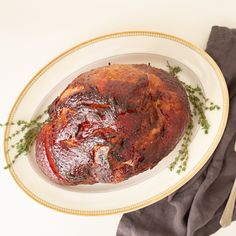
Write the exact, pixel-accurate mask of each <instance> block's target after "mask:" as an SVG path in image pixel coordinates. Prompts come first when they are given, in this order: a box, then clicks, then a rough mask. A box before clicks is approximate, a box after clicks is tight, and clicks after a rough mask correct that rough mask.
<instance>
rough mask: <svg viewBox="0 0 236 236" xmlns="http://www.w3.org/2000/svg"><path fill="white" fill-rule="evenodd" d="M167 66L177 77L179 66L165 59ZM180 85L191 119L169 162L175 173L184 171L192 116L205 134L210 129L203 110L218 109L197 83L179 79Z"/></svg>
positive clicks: (179, 70) (171, 73)
mask: <svg viewBox="0 0 236 236" xmlns="http://www.w3.org/2000/svg"><path fill="white" fill-rule="evenodd" d="M167 68H168V69H169V74H170V75H172V76H174V77H176V78H177V79H178V77H177V74H178V73H179V72H181V71H182V69H181V68H180V67H179V66H171V65H170V63H169V62H168V61H167ZM180 82H181V84H182V86H183V87H184V89H185V91H186V93H187V96H188V99H189V102H190V103H191V105H192V107H191V120H190V123H189V125H188V127H187V129H186V131H185V133H184V137H183V143H182V144H181V148H180V150H179V152H178V155H177V156H176V158H175V160H174V161H173V162H172V163H171V164H170V166H169V169H170V170H171V171H173V170H174V169H175V167H176V166H178V167H177V171H176V172H177V173H178V174H180V173H181V172H182V171H185V170H186V168H187V164H188V159H189V144H190V143H191V139H192V135H193V128H194V125H193V120H192V118H193V117H197V119H198V124H199V125H200V126H201V128H202V129H203V131H204V133H205V134H208V132H209V129H210V124H209V121H208V120H207V117H206V114H205V111H206V110H210V111H213V110H219V109H220V107H219V106H218V105H216V104H215V103H214V102H211V101H209V99H208V98H206V97H205V95H204V93H203V91H202V89H201V88H200V87H199V86H198V85H197V86H196V87H192V86H191V85H189V84H187V83H185V82H183V81H180Z"/></svg>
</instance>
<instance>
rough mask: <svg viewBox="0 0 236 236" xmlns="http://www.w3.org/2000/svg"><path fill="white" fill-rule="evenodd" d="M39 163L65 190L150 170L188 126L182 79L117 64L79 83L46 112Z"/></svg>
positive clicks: (39, 140) (148, 68)
mask: <svg viewBox="0 0 236 236" xmlns="http://www.w3.org/2000/svg"><path fill="white" fill-rule="evenodd" d="M49 115H50V117H51V121H50V122H49V123H47V124H45V125H44V126H43V128H42V129H41V132H40V133H39V135H38V137H37V140H36V161H37V163H38V166H39V168H40V169H41V170H42V171H43V173H44V174H45V175H46V176H48V177H49V178H50V179H51V180H52V181H54V182H56V183H58V184H64V185H77V184H94V183H98V182H102V183H118V182H121V181H124V180H126V179H128V178H130V177H132V176H134V175H137V174H139V173H141V172H143V171H145V170H148V169H150V168H153V167H154V166H155V165H156V164H157V163H158V162H159V161H160V160H161V159H162V158H163V157H165V156H166V155H167V154H168V153H169V152H170V151H171V150H173V148H174V147H175V146H176V144H177V143H178V142H179V140H180V139H181V137H182V135H183V133H184V131H185V129H186V127H187V126H188V123H189V121H190V108H189V103H188V99H187V95H186V93H185V90H184V88H183V87H182V86H181V83H180V82H179V81H178V79H177V78H175V77H172V76H170V75H169V74H168V73H167V72H165V71H163V70H161V69H157V68H154V67H151V66H150V65H145V64H138V65H135V64H134V65H132V64H130V65H125V64H114V65H110V66H105V67H100V68H96V69H93V70H91V71H89V72H86V73H83V74H81V75H79V76H78V77H77V78H76V79H75V80H73V81H72V82H71V83H70V84H69V85H68V87H67V88H66V89H65V90H64V91H63V92H62V94H61V95H60V96H59V97H58V98H56V100H55V101H54V102H53V103H52V104H51V105H50V107H49Z"/></svg>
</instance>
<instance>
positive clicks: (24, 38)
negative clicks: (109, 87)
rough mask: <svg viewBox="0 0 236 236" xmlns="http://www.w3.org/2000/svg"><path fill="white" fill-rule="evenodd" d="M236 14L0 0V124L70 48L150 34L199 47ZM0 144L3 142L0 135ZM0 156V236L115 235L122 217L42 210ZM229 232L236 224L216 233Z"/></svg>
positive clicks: (67, 0)
mask: <svg viewBox="0 0 236 236" xmlns="http://www.w3.org/2000/svg"><path fill="white" fill-rule="evenodd" d="M235 9H236V1H235V0H227V1H222V0H219V1H218V0H208V1H203V0H198V1H189V0H178V1H169V0H161V1H157V0H129V1H128V0H116V1H115V0H93V1H92V0H83V1H82V0H74V1H71V0H63V1H61V0H40V1H35V0H34V1H33V0H21V1H17V0H15V1H13V0H8V1H6V0H0V68H1V70H0V71H1V76H0V81H1V86H0V94H1V99H0V121H4V120H6V119H7V116H8V113H9V111H10V109H11V106H12V105H13V102H14V101H15V99H16V97H17V95H18V94H19V93H20V91H21V90H22V89H23V88H24V86H25V85H26V83H27V82H28V81H29V80H30V79H31V78H32V76H33V75H34V74H35V73H36V72H37V71H38V70H39V69H40V68H41V67H43V66H44V65H45V64H46V63H47V62H48V61H49V60H51V59H52V58H54V57H55V56H57V55H58V54H59V53H61V52H63V51H64V50H66V49H68V48H70V47H72V46H74V45H75V44H78V43H80V42H82V41H84V40H87V39H90V38H92V37H95V36H99V35H103V34H107V33H111V32H117V31H127V30H151V31H160V32H165V33H170V34H174V35H177V36H179V37H183V38H185V39H187V40H189V41H192V42H193V43H195V44H197V45H199V46H201V47H203V48H205V46H206V42H207V39H208V35H209V32H210V29H211V26H212V25H215V24H216V25H225V26H228V27H235V28H236V13H235ZM0 138H1V143H3V132H1V134H0ZM1 145H2V144H1ZM0 155H1V158H0V225H1V227H0V235H4V236H16V235H20V236H21V235H24V236H32V235H34V236H42V235H44V236H49V235H57V236H64V235H70V236H94V235H96V236H115V232H116V228H117V225H118V222H119V220H120V217H121V215H114V216H106V217H105V216H104V217H81V216H73V215H67V214H63V213H59V212H56V211H53V210H51V209H48V208H46V207H43V206H41V205H39V204H38V203H36V202H34V201H33V200H31V199H30V198H29V197H28V196H26V194H25V193H23V191H22V190H21V189H19V187H18V186H17V185H16V184H15V182H14V181H13V179H12V177H11V176H10V174H9V172H8V171H3V170H2V167H3V166H4V165H5V161H4V157H3V151H2V148H0ZM235 232H236V222H235V223H232V224H231V226H230V227H228V228H226V229H221V230H219V231H218V232H217V233H216V234H215V235H216V236H233V235H236V233H235Z"/></svg>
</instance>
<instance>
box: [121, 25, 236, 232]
mask: <svg viewBox="0 0 236 236" xmlns="http://www.w3.org/2000/svg"><path fill="white" fill-rule="evenodd" d="M206 51H207V52H208V53H209V54H210V55H211V56H212V58H213V59H214V60H215V61H216V62H217V64H218V65H219V67H220V68H221V70H222V72H223V74H224V76H225V79H226V82H227V85H228V89H229V94H230V111H229V119H228V123H227V127H226V130H225V132H224V135H223V138H222V140H221V142H220V144H219V145H218V147H217V149H216V150H215V152H214V154H213V155H212V157H211V158H210V160H209V161H208V163H207V164H206V165H205V166H204V167H203V168H202V170H201V171H200V172H199V173H198V174H197V175H196V176H194V177H193V178H192V179H191V180H190V181H189V182H188V183H187V184H185V185H184V186H183V187H182V188H180V189H179V190H178V191H176V192H175V193H173V194H171V195H170V196H168V197H167V198H165V199H163V200H161V201H159V202H157V203H155V204H153V205H151V206H148V207H146V208H144V209H141V210H138V211H135V212H131V213H128V214H125V215H124V216H123V217H122V219H121V222H120V224H119V227H118V231H117V236H154V235H155V236H184V235H187V236H207V235H210V234H213V233H214V232H215V231H217V230H218V229H219V228H220V225H219V220H220V217H221V215H222V211H223V209H224V207H225V204H226V201H227V199H228V196H229V193H230V190H231V188H232V185H233V181H234V178H235V176H236V153H235V152H234V143H235V141H236V29H228V28H226V27H219V26H213V27H212V31H211V34H210V37H209V41H208V44H207V49H206ZM157 187H158V186H157ZM234 220H236V210H235V211H234Z"/></svg>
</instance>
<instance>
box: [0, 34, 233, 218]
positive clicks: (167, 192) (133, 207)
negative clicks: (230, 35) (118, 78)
mask: <svg viewBox="0 0 236 236" xmlns="http://www.w3.org/2000/svg"><path fill="white" fill-rule="evenodd" d="M128 36H150V37H158V38H164V39H168V40H171V41H175V42H178V43H180V44H183V45H184V46H186V47H189V48H190V49H192V50H194V51H195V52H197V53H198V54H200V55H201V56H202V57H204V58H205V59H206V60H207V62H208V63H209V64H210V65H211V66H212V68H213V69H214V71H215V72H216V74H217V76H218V78H219V81H220V83H221V88H222V92H223V97H224V107H223V109H224V110H223V114H224V115H223V117H222V119H221V123H220V127H219V129H218V132H217V135H216V136H215V138H214V140H213V143H212V145H211V146H210V147H209V149H208V150H207V152H206V154H205V155H204V156H203V158H202V159H201V160H200V161H199V162H198V164H197V165H196V166H195V167H194V168H193V169H192V170H191V171H190V173H189V174H187V175H186V176H185V177H183V178H182V179H181V180H180V181H179V182H177V183H176V184H175V185H174V186H171V187H169V188H168V189H166V190H165V191H164V192H162V193H161V194H158V195H156V196H153V197H151V198H149V199H146V200H144V201H142V202H139V203H136V204H132V205H129V206H127V207H122V208H116V209H107V210H99V211H82V210H74V209H68V208H63V207H59V206H56V205H54V204H52V203H50V202H47V201H45V200H43V199H40V198H39V197H37V196H36V195H35V194H34V193H32V192H31V191H30V190H29V189H27V188H26V187H25V186H24V184H23V183H22V182H21V181H20V179H18V177H17V176H16V174H15V172H14V168H13V167H10V168H9V170H10V173H11V175H12V177H13V179H14V180H15V182H16V183H17V185H18V186H19V187H20V188H21V189H22V190H23V191H24V192H25V193H26V194H27V195H29V196H30V197H31V198H32V199H34V200H35V201H36V202H38V203H40V204H42V205H44V206H46V207H49V208H51V209H54V210H57V211H60V212H63V213H69V214H74V215H87V216H97V215H110V214H117V213H125V212H130V211H134V210H138V209H140V208H143V207H145V206H148V205H150V204H152V203H154V202H157V201H159V200H161V199H163V198H164V197H166V196H168V195H170V194H171V193H173V192H174V191H176V190H177V189H179V188H180V187H181V186H183V185H184V184H185V183H187V182H188V181H189V180H190V179H191V178H192V177H193V176H194V175H195V174H196V173H197V172H198V171H199V170H200V169H201V168H202V167H203V166H204V164H205V163H206V162H207V161H208V160H209V158H210V156H211V154H212V153H213V151H214V150H215V148H216V147H217V145H218V143H219V142H220V139H221V137H222V135H223V132H224V129H225V126H226V122H227V117H228V110H229V97H228V90H227V86H226V83H225V79H224V76H223V74H222V73H221V71H220V69H219V67H218V66H217V64H216V63H215V62H214V60H213V59H212V58H211V57H210V56H209V55H208V54H207V53H206V52H205V51H204V50H203V49H201V48H199V47H197V46H195V45H194V44H192V43H190V42H188V41H186V40H184V39H181V38H178V37H176V36H173V35H170V34H164V33H159V32H150V31H127V32H118V33H112V34H108V35H104V36H100V37H97V38H93V39H91V40H88V41H85V42H83V43H80V44H78V45H76V46H75V47H73V48H71V49H69V50H67V51H65V52H64V53H62V54H61V55H59V56H58V57H56V58H55V59H53V60H52V61H51V62H49V63H48V64H47V65H46V66H45V67H43V68H42V69H41V70H40V71H39V72H38V73H37V74H36V75H35V76H34V77H33V78H32V79H31V80H30V81H29V82H28V84H27V85H26V86H25V88H24V89H23V91H22V92H21V93H20V95H19V96H18V98H17V100H16V102H15V103H14V105H13V108H12V110H11V112H10V114H9V117H8V122H9V123H11V122H12V119H13V117H14V113H15V111H16V110H17V108H18V105H19V104H20V102H21V100H22V99H23V97H24V96H25V94H26V93H27V91H28V90H29V89H30V87H31V86H32V85H33V83H34V82H35V81H37V79H38V78H39V77H40V75H42V74H43V73H44V72H46V71H47V70H48V69H49V68H50V67H51V66H53V65H54V64H55V63H57V62H58V61H60V60H61V59H62V58H64V57H65V56H67V55H68V54H71V53H73V52H74V51H76V50H78V49H80V48H83V47H85V46H88V45H91V44H93V43H96V42H98V41H102V40H106V39H110V38H119V37H128ZM9 132H10V129H9V127H6V129H5V134H4V140H5V141H4V153H5V159H6V163H7V164H9V163H10V162H11V161H10V157H9V154H8V152H7V149H8V148H7V147H8V141H6V138H7V137H8V136H9Z"/></svg>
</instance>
